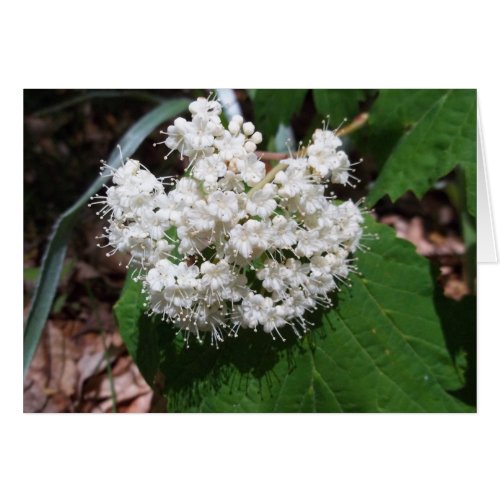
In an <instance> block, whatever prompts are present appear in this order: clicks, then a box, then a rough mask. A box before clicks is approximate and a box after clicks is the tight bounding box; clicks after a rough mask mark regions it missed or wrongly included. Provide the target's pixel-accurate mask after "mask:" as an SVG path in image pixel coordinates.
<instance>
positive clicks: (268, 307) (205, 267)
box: [92, 98, 363, 345]
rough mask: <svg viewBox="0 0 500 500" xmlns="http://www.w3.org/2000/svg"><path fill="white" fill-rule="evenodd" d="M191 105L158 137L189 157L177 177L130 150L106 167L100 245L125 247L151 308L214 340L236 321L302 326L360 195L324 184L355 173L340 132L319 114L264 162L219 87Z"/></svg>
mask: <svg viewBox="0 0 500 500" xmlns="http://www.w3.org/2000/svg"><path fill="white" fill-rule="evenodd" d="M189 111H190V112H191V115H192V118H191V120H190V121H188V120H186V119H184V118H177V119H176V120H175V121H174V124H173V125H171V126H169V127H168V129H167V131H166V133H165V135H166V139H165V140H164V141H163V142H162V143H159V144H164V145H165V146H166V147H168V148H169V149H170V150H171V151H170V152H169V153H168V155H170V154H171V153H172V152H174V151H177V152H178V153H179V154H180V158H181V159H184V157H186V158H187V159H188V160H189V163H188V165H187V168H186V170H185V175H184V176H183V177H181V178H179V179H174V178H173V177H163V178H156V177H155V175H153V174H152V173H151V172H150V171H149V170H148V169H147V168H146V167H145V166H144V165H142V164H141V163H140V162H139V161H138V160H134V159H127V160H126V161H122V165H121V166H120V167H119V168H117V169H111V170H112V172H111V174H110V175H111V176H112V185H111V186H109V187H107V189H106V194H105V195H101V196H95V197H94V201H93V203H92V204H102V205H103V207H102V208H101V209H100V210H99V212H97V213H98V214H99V215H100V216H101V218H105V217H108V218H109V225H108V226H107V227H106V229H105V234H103V235H102V236H101V238H104V239H106V240H107V243H106V244H103V245H100V246H102V247H111V250H110V251H109V252H108V254H107V255H112V254H114V253H115V252H124V253H128V254H129V255H130V259H129V262H128V264H127V265H128V266H132V267H133V268H134V269H135V271H134V279H135V280H136V281H140V282H141V283H142V288H143V293H144V297H145V306H146V307H147V309H148V310H149V314H150V315H155V314H156V315H159V316H161V318H162V319H163V320H165V321H169V322H171V323H173V324H174V325H175V327H176V328H177V329H178V331H179V332H183V334H184V336H185V338H186V340H187V341H189V338H190V336H191V335H194V337H195V338H196V339H197V340H199V341H200V342H202V341H203V340H204V339H205V338H206V337H208V338H210V341H211V343H212V344H214V345H217V344H218V343H219V342H222V341H223V340H224V338H225V337H231V336H237V335H238V332H239V331H240V329H253V330H255V331H258V330H262V332H263V333H264V334H269V335H270V336H271V337H272V338H273V339H276V338H280V339H282V340H285V336H284V334H283V332H282V330H283V328H284V327H290V329H291V330H293V332H294V333H295V335H297V337H301V336H302V335H303V334H304V332H306V331H307V330H308V328H309V327H310V326H311V323H310V322H309V321H308V319H306V317H305V313H306V312H308V311H312V310H314V309H317V308H318V307H324V308H329V307H331V306H332V295H333V294H334V293H335V292H336V291H337V290H338V288H339V284H341V283H343V282H345V281H346V280H348V279H349V273H350V272H352V271H353V270H354V269H355V265H354V263H353V260H354V259H353V254H354V253H355V252H356V250H357V249H359V248H360V246H361V243H360V241H361V238H362V236H363V226H362V224H363V215H362V212H361V210H360V208H359V206H358V204H356V203H353V202H352V201H346V202H342V203H340V202H338V201H337V200H336V199H335V195H334V193H333V192H332V191H331V188H332V185H335V184H341V185H343V186H345V185H352V181H353V180H355V178H354V177H353V175H352V173H351V172H352V164H351V162H350V161H349V158H348V156H347V155H346V153H345V152H344V151H342V150H341V149H340V148H341V146H342V142H341V140H340V138H339V137H338V136H337V135H336V132H335V131H332V130H328V129H327V127H326V126H324V127H323V129H317V130H316V131H315V132H314V134H313V136H312V140H311V142H310V143H309V144H308V145H306V146H302V145H301V146H300V147H299V151H298V152H297V153H295V154H292V153H291V152H290V155H289V157H287V158H285V159H281V160H280V161H279V163H278V164H277V165H276V166H275V167H274V168H272V169H270V170H269V171H266V164H265V163H264V162H263V161H262V157H261V156H260V154H259V152H258V151H257V146H258V145H259V144H260V143H261V142H262V140H263V138H262V134H261V133H260V132H258V131H256V130H255V126H254V125H253V123H251V122H245V121H244V120H243V118H242V117H241V116H239V115H237V116H234V117H233V118H232V119H231V120H230V122H229V124H228V126H227V128H226V127H224V125H223V124H222V121H221V113H222V107H221V104H220V103H219V102H218V101H217V100H216V99H206V98H198V99H197V100H196V101H194V102H192V103H191V105H190V106H189ZM168 155H167V156H168ZM102 168H103V169H108V171H109V169H110V168H111V167H109V166H108V165H104V166H103V167H102ZM166 188H170V189H166Z"/></svg>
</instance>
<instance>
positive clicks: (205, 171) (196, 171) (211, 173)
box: [193, 155, 227, 184]
mask: <svg viewBox="0 0 500 500" xmlns="http://www.w3.org/2000/svg"><path fill="white" fill-rule="evenodd" d="M226 171H227V167H226V164H225V163H224V162H223V161H222V160H221V159H220V157H219V155H211V156H207V157H206V158H200V159H199V160H198V161H197V162H196V164H195V166H194V168H193V177H194V178H195V179H198V180H200V181H204V182H205V183H206V184H215V183H216V182H217V181H218V180H219V178H220V177H224V175H225V174H226Z"/></svg>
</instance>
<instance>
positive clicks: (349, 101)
mask: <svg viewBox="0 0 500 500" xmlns="http://www.w3.org/2000/svg"><path fill="white" fill-rule="evenodd" d="M313 97H314V104H315V106H316V109H317V110H318V112H319V113H320V114H321V115H323V116H327V115H329V116H330V125H331V127H333V128H335V127H337V126H338V125H340V123H341V122H342V120H343V119H344V118H347V119H348V120H352V119H353V118H354V117H355V116H356V115H357V114H358V112H359V103H360V101H362V100H363V99H364V97H365V93H364V91H363V90H357V89H330V90H329V89H315V90H314V91H313Z"/></svg>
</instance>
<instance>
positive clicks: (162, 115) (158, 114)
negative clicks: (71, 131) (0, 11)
mask: <svg viewBox="0 0 500 500" xmlns="http://www.w3.org/2000/svg"><path fill="white" fill-rule="evenodd" d="M188 104H189V100H188V99H172V100H169V101H165V102H164V103H163V104H160V105H159V106H157V107H156V108H154V109H153V110H152V111H150V112H149V113H148V114H146V115H145V116H143V117H142V118H141V119H140V120H139V121H137V122H136V123H135V124H134V125H133V126H132V127H131V128H130V129H129V130H128V131H127V132H126V133H125V135H124V136H123V137H122V138H121V139H120V141H119V144H120V146H121V148H122V152H123V156H124V157H127V156H131V155H132V154H133V153H134V152H135V151H136V149H137V148H138V147H139V145H140V144H141V143H142V141H144V139H145V138H146V137H147V136H148V135H149V134H150V133H151V132H152V131H153V130H155V129H156V128H157V127H158V126H159V125H160V124H161V123H163V122H164V121H166V120H168V119H170V118H172V117H174V116H176V115H178V114H179V113H182V112H183V111H185V110H186V109H187V107H188ZM120 161H121V160H120V154H119V151H118V150H117V149H115V150H114V151H113V153H112V154H111V156H110V157H109V159H108V162H107V163H108V165H110V166H111V167H116V166H118V165H119V164H120ZM104 182H105V179H103V178H101V177H98V178H97V179H96V180H95V181H94V183H93V184H92V185H91V186H90V187H89V188H88V189H87V191H85V193H84V194H83V195H82V196H81V197H80V198H79V199H78V200H77V201H76V203H75V204H74V205H72V206H71V207H70V208H69V209H68V210H66V212H64V213H63V214H62V215H61V216H60V217H59V219H58V220H57V222H56V223H55V225H54V227H53V229H52V234H51V236H50V238H49V241H48V244H47V247H46V249H45V253H44V256H43V260H42V265H41V269H40V276H39V280H38V284H37V287H36V289H35V293H34V296H33V302H32V304H31V309H30V312H29V314H28V319H27V322H26V327H25V329H24V355H23V358H24V359H23V371H24V374H26V372H27V371H28V368H29V365H30V363H31V360H32V358H33V355H34V354H35V350H36V348H37V346H38V342H39V341H40V337H41V334H42V330H43V326H44V325H45V322H46V320H47V317H48V315H49V313H50V309H51V306H52V302H53V300H54V297H55V294H56V291H57V285H58V283H59V277H60V275H61V270H62V267H63V263H64V257H65V255H66V249H67V244H68V240H69V237H70V235H71V231H72V229H73V226H74V224H75V221H76V219H77V217H78V214H79V212H80V210H81V208H82V207H84V206H85V205H86V204H87V202H88V199H89V197H90V196H92V195H93V194H94V193H96V192H97V191H99V189H100V188H101V187H102V186H103V184H104Z"/></svg>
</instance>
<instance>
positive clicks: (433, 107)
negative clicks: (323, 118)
mask: <svg viewBox="0 0 500 500" xmlns="http://www.w3.org/2000/svg"><path fill="white" fill-rule="evenodd" d="M391 92H395V94H392V95H390V93H391ZM404 92H407V97H406V100H403V95H404ZM398 98H399V99H400V100H401V102H400V103H399V104H398V105H397V107H395V108H394V109H392V111H391V110H390V103H391V102H395V101H397V99H398ZM426 105H429V106H430V107H428V108H426ZM384 109H387V110H388V116H386V117H385V118H381V115H383V110H384ZM424 110H425V111H424ZM373 115H374V120H375V121H374V126H378V127H380V129H381V130H385V131H386V132H387V130H393V131H394V130H396V129H397V124H398V123H400V124H401V126H406V127H407V128H408V129H409V130H408V131H407V132H406V133H405V134H404V135H403V136H402V137H401V139H400V140H399V142H398V143H397V144H396V146H395V148H394V149H393V151H392V153H391V155H390V156H389V158H388V159H387V161H386V162H385V164H384V166H383V168H382V171H381V173H380V175H379V177H378V178H377V180H376V182H375V185H374V187H373V190H372V191H371V192H370V194H369V195H368V200H367V201H368V204H370V205H373V204H375V202H377V201H378V200H379V199H380V198H381V197H382V196H384V195H385V194H387V195H389V197H390V198H391V199H392V200H395V199H397V198H399V197H400V196H401V195H402V194H403V193H405V192H406V191H413V192H414V193H415V195H416V196H418V197H421V196H422V195H423V194H424V193H425V192H426V191H427V190H429V189H430V188H431V187H432V186H433V184H434V183H435V182H436V181H437V180H438V179H439V178H440V177H443V176H444V175H446V174H448V173H449V172H450V171H451V170H453V169H454V168H455V167H456V166H457V165H460V166H461V167H463V168H464V170H465V172H466V179H467V181H468V187H467V194H468V198H467V208H468V210H469V212H470V213H471V214H472V215H475V213H476V208H475V205H476V201H475V192H476V189H475V175H476V174H475V172H476V93H475V91H473V90H447V91H418V92H412V91H385V93H383V94H381V97H380V101H379V102H378V103H377V104H376V105H375V106H374V111H373ZM377 120H378V125H377ZM386 135H390V134H386ZM389 142H391V141H390V140H389Z"/></svg>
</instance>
